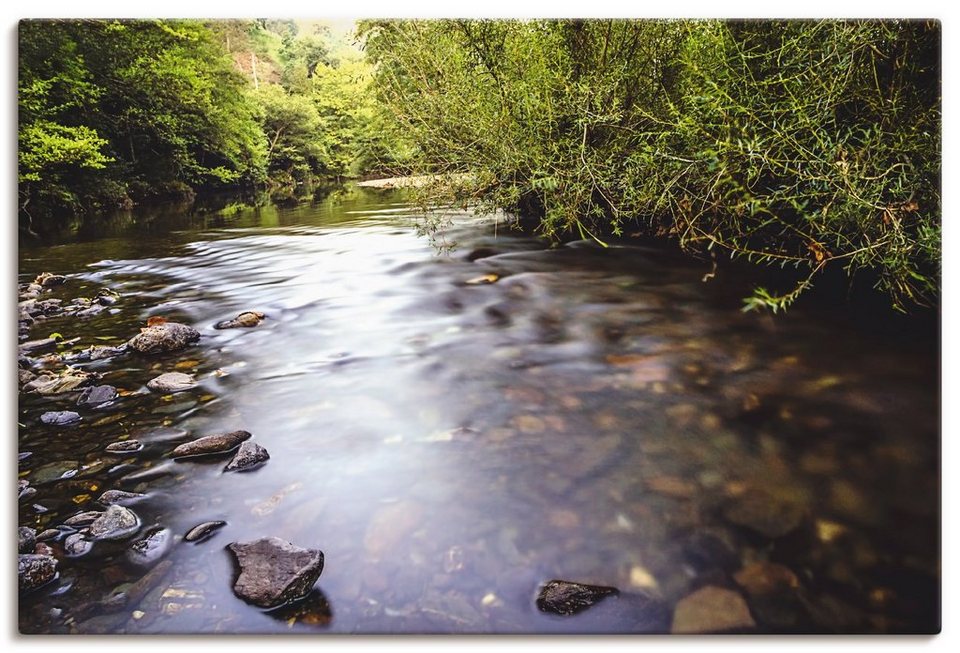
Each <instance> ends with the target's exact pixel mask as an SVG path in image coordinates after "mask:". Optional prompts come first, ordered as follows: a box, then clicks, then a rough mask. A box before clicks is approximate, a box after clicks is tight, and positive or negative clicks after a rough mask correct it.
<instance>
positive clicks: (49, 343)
mask: <svg viewBox="0 0 960 653" xmlns="http://www.w3.org/2000/svg"><path fill="white" fill-rule="evenodd" d="M56 344H57V339H56V338H40V339H39V340H28V341H27V342H21V343H20V352H21V353H25V354H28V353H31V352H35V351H40V350H41V349H49V348H50V347H53V346H54V345H56Z"/></svg>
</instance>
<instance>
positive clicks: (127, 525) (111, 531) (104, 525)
mask: <svg viewBox="0 0 960 653" xmlns="http://www.w3.org/2000/svg"><path fill="white" fill-rule="evenodd" d="M139 527H140V519H139V518H138V517H137V515H136V513H135V512H133V511H132V510H130V509H129V508H124V507H123V506H120V505H117V504H114V505H112V506H110V507H109V508H107V511H106V512H105V513H103V515H101V516H100V517H99V518H98V519H97V520H96V521H95V522H93V523H92V524H90V528H89V533H90V537H92V538H93V539H96V540H122V539H124V538H126V537H129V536H131V535H133V534H134V533H135V532H136V531H137V529H138V528H139Z"/></svg>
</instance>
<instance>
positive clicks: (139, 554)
mask: <svg viewBox="0 0 960 653" xmlns="http://www.w3.org/2000/svg"><path fill="white" fill-rule="evenodd" d="M172 545H173V534H172V533H171V532H170V530H169V529H167V528H160V527H157V528H154V529H153V530H151V531H150V532H149V533H147V534H146V535H145V536H144V537H143V538H141V539H139V540H137V541H136V542H134V543H133V544H131V545H130V549H129V550H128V551H127V560H129V561H130V562H131V563H133V564H134V565H138V566H141V567H147V566H150V565H152V564H153V563H155V562H157V561H158V560H160V558H162V557H163V556H165V555H166V554H167V552H168V551H169V550H170V547H171V546H172Z"/></svg>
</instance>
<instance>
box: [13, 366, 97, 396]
mask: <svg viewBox="0 0 960 653" xmlns="http://www.w3.org/2000/svg"><path fill="white" fill-rule="evenodd" d="M97 378H98V377H97V375H96V374H93V373H91V372H84V371H83V370H76V369H73V368H72V367H69V366H68V367H67V368H65V369H64V370H63V371H62V372H60V373H59V374H53V373H51V372H44V373H43V374H41V375H40V376H38V377H37V378H35V379H34V380H33V381H30V382H29V383H27V384H26V385H24V386H23V389H24V391H26V392H35V393H37V394H39V395H44V396H47V395H57V394H62V393H64V392H70V391H72V390H76V389H77V388H80V387H83V386H87V385H90V384H92V383H93V382H94V381H95V380H96V379H97Z"/></svg>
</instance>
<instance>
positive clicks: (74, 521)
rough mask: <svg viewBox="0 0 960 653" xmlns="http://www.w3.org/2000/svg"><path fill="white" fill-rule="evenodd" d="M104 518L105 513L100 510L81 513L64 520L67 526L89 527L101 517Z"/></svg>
mask: <svg viewBox="0 0 960 653" xmlns="http://www.w3.org/2000/svg"><path fill="white" fill-rule="evenodd" d="M102 516H103V513H102V512H101V511H99V510H88V511H87V512H81V513H78V514H76V515H74V516H73V517H70V518H69V519H66V520H64V522H63V523H64V525H66V526H73V527H77V526H87V525H88V524H92V523H93V522H95V521H97V520H98V519H99V518H100V517H102Z"/></svg>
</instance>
